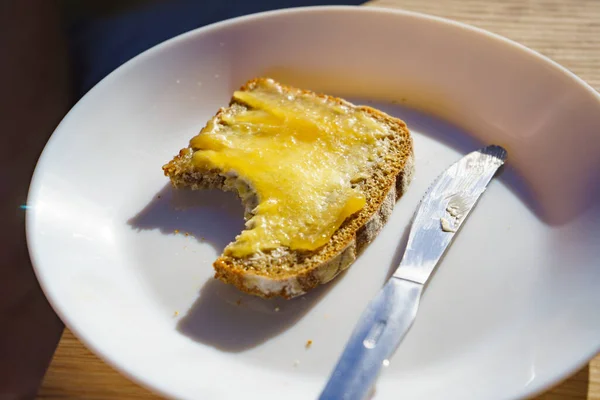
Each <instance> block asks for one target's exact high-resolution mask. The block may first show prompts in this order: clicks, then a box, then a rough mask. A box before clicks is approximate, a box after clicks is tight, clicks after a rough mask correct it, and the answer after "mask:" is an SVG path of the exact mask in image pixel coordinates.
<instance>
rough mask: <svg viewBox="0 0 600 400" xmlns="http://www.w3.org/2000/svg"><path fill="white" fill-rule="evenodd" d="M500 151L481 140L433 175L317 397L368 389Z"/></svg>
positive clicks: (499, 161) (356, 394) (361, 393)
mask: <svg viewBox="0 0 600 400" xmlns="http://www.w3.org/2000/svg"><path fill="white" fill-rule="evenodd" d="M506 156H507V153H506V150H505V149H503V148H502V147H500V146H496V145H492V146H487V147H484V148H482V149H479V150H477V151H474V152H472V153H469V154H467V155H466V156H464V157H463V158H462V159H460V160H459V161H457V162H456V163H455V164H453V165H452V166H450V167H449V168H448V169H447V170H446V171H444V172H443V173H442V174H441V175H440V176H438V177H437V178H436V179H435V181H434V182H433V184H432V185H431V186H430V187H429V189H428V190H427V192H426V194H425V196H424V197H423V199H422V200H421V203H420V204H419V206H418V208H417V211H416V212H415V215H414V218H413V223H412V226H411V230H410V233H409V237H408V242H407V245H406V250H405V252H404V255H403V257H402V261H401V262H400V265H399V267H398V269H396V271H395V272H394V274H393V275H392V277H391V278H390V279H389V280H388V282H387V283H386V284H385V285H384V287H383V288H382V289H381V290H380V291H379V293H378V294H377V296H376V297H375V298H374V299H373V300H371V302H370V303H369V305H368V306H367V308H366V310H365V311H364V312H363V314H362V316H361V318H360V319H359V322H358V324H357V325H356V327H355V328H354V331H353V332H352V335H351V336H350V339H349V340H348V343H347V344H346V348H345V349H344V352H343V353H342V356H341V357H340V359H339V361H338V363H337V365H336V367H335V369H334V370H333V373H332V374H331V376H330V377H329V381H328V382H327V384H326V386H325V388H324V389H323V392H322V393H321V395H320V397H319V399H320V400H334V399H335V400H340V399H343V400H362V399H364V398H365V397H366V396H367V395H368V394H369V391H370V389H371V388H372V386H373V384H374V383H375V380H376V379H377V376H378V374H379V371H380V370H381V367H382V366H383V365H384V364H387V363H389V361H388V359H389V358H390V357H391V356H392V354H393V353H394V351H395V350H396V348H397V347H398V345H399V344H400V342H401V341H402V339H403V338H404V336H405V335H406V333H407V332H408V330H409V329H410V327H411V325H412V323H413V321H414V319H415V317H416V315H417V309H418V307H419V300H420V298H421V294H422V293H423V290H424V286H425V284H426V283H427V281H428V279H429V278H430V277H431V275H432V273H433V271H434V269H435V267H436V265H437V264H438V262H439V260H440V258H441V257H442V256H443V255H444V253H445V251H446V250H447V248H448V246H449V245H450V244H451V242H452V240H453V239H454V237H455V235H456V233H457V232H458V231H459V229H460V227H461V226H462V225H463V223H464V221H465V219H466V217H467V216H468V215H469V213H470V212H471V210H472V209H473V208H474V206H475V205H476V203H477V201H478V199H479V198H480V196H481V194H482V193H483V192H484V191H485V189H486V187H487V185H488V183H489V182H490V181H491V180H492V178H493V177H494V175H495V173H496V171H497V170H498V168H500V167H501V166H502V165H503V164H504V162H505V161H506Z"/></svg>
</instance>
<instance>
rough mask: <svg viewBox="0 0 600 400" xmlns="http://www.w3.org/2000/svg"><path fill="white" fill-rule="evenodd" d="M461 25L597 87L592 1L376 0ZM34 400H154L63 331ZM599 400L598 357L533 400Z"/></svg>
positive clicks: (599, 66) (596, 6) (599, 10)
mask: <svg viewBox="0 0 600 400" xmlns="http://www.w3.org/2000/svg"><path fill="white" fill-rule="evenodd" d="M368 5H371V6H379V7H396V8H403V9H406V10H411V11H418V12H424V13H428V14H432V15H437V16H441V17H446V18H451V19H454V20H457V21H461V22H466V23H468V24H472V25H475V26H477V27H480V28H484V29H487V30H490V31H492V32H495V33H498V34H500V35H503V36H506V37H508V38H510V39H513V40H515V41H517V42H520V43H522V44H524V45H526V46H528V47H530V48H532V49H534V50H537V51H539V52H540V53H542V54H544V55H546V56H548V57H550V58H552V59H553V60H555V61H557V62H558V63H560V64H562V65H563V66H565V67H567V68H568V69H570V70H571V71H573V72H574V73H575V74H577V75H579V76H580V77H581V78H583V79H584V80H585V81H587V82H588V83H589V84H590V85H592V86H593V87H594V88H595V89H596V90H598V89H600V1H598V0H504V1H487V0H437V1H435V0H434V1H432V0H430V1H426V0H376V1H371V2H369V3H368ZM38 398H39V399H59V398H60V399H89V400H93V399H116V398H118V399H124V400H133V399H157V398H159V397H158V396H156V395H154V394H152V393H150V392H148V391H147V390H145V389H143V388H141V387H139V386H137V385H136V384H134V383H132V382H131V381H129V380H128V379H126V378H125V377H123V376H122V375H120V374H119V373H117V372H115V371H114V370H113V369H112V368H111V367H109V366H108V365H106V364H105V363H103V362H102V361H101V360H99V359H98V358H97V357H95V356H94V355H93V354H92V353H91V352H90V351H89V350H87V349H86V348H85V347H84V346H83V345H82V344H81V343H80V342H79V341H78V340H77V339H76V338H75V337H74V336H73V335H72V333H71V332H70V331H68V330H65V332H64V334H63V337H62V339H61V342H60V344H59V346H58V349H57V350H56V353H55V356H54V359H53V361H52V364H51V365H50V368H49V369H48V372H47V374H46V377H45V379H44V382H43V384H42V388H41V390H40V391H39V394H38ZM566 399H569V400H600V356H598V357H596V358H595V359H594V360H592V361H591V362H590V363H589V365H587V366H586V367H585V368H583V369H582V370H581V371H579V372H577V373H576V374H575V375H573V376H572V377H571V378H569V379H567V380H566V381H564V382H563V383H561V384H559V385H558V386H556V387H555V388H554V389H552V390H550V391H548V392H547V393H544V394H542V395H541V396H539V397H538V398H537V400H566Z"/></svg>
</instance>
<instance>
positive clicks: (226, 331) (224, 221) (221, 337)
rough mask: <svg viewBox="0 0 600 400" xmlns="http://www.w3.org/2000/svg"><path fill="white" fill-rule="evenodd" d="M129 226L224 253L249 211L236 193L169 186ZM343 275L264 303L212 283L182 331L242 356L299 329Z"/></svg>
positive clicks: (180, 326)
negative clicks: (185, 237)
mask: <svg viewBox="0 0 600 400" xmlns="http://www.w3.org/2000/svg"><path fill="white" fill-rule="evenodd" d="M128 224H129V225H130V226H131V227H133V228H134V229H137V230H159V231H160V232H161V233H163V234H165V235H175V234H187V235H188V236H193V237H194V238H195V239H196V240H198V241H200V242H202V243H207V244H209V245H211V246H212V247H214V249H215V250H216V251H217V252H218V253H220V252H222V251H223V248H225V246H227V244H229V242H231V241H232V240H233V239H234V238H235V236H236V235H237V234H239V233H240V232H241V231H242V229H244V209H243V207H242V204H241V201H240V199H239V198H238V197H237V195H236V194H234V193H231V192H223V191H220V190H189V189H174V188H172V186H171V185H170V184H166V185H165V186H164V187H163V188H162V189H161V190H160V191H159V192H158V193H157V194H156V195H155V196H154V197H153V198H152V200H151V201H150V202H149V203H148V204H147V205H146V206H145V207H144V209H143V210H141V211H140V212H139V213H138V214H137V215H135V216H134V217H133V218H131V219H130V220H129V221H128ZM342 274H343V273H342ZM342 274H340V276H338V277H337V278H336V279H335V280H334V281H333V282H330V283H328V284H327V285H321V286H320V287H317V288H316V289H313V290H311V291H310V292H309V293H308V294H306V295H304V296H301V297H298V298H295V299H291V300H285V299H281V298H276V299H262V298H259V297H256V296H251V295H248V294H245V293H242V292H240V291H239V290H238V289H236V288H235V287H233V286H231V285H227V284H225V283H223V282H221V281H219V280H217V279H214V278H209V279H208V280H207V281H206V283H205V284H204V285H203V286H202V288H201V290H200V294H199V296H198V298H197V299H196V301H195V302H194V303H193V304H192V306H191V307H190V308H189V310H188V311H187V313H186V314H185V315H184V316H183V317H181V319H180V320H179V322H178V324H177V327H176V329H177V330H178V331H179V332H181V333H182V334H183V335H185V336H187V337H189V338H191V339H192V340H195V341H197V342H200V343H203V344H205V345H208V346H212V347H214V348H217V349H219V350H222V351H227V352H233V353H236V352H242V351H245V350H248V349H251V348H253V347H256V346H258V345H260V344H261V343H264V342H266V341H268V340H269V339H271V338H272V337H274V336H277V335H278V334H280V333H282V332H284V331H285V330H287V329H288V328H290V327H291V326H293V325H294V324H295V323H296V322H297V321H299V320H300V319H301V318H302V317H303V316H304V315H305V314H306V313H307V312H308V311H309V310H310V309H311V308H312V307H313V306H314V305H316V303H317V302H318V301H319V299H320V298H321V297H322V296H324V295H325V293H327V292H328V291H329V290H330V289H331V288H332V287H333V286H334V285H335V283H336V282H338V281H339V280H340V278H341V277H342V276H341V275H342Z"/></svg>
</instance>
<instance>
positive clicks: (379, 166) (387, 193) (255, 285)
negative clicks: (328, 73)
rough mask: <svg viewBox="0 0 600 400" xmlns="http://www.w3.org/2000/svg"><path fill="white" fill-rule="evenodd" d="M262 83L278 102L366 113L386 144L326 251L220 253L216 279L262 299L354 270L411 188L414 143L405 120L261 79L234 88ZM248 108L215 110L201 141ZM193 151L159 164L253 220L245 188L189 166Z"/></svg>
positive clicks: (251, 197) (177, 180)
mask: <svg viewBox="0 0 600 400" xmlns="http://www.w3.org/2000/svg"><path fill="white" fill-rule="evenodd" d="M265 82H268V83H270V84H276V85H278V87H279V88H280V90H281V92H282V96H283V95H289V94H291V95H295V96H299V95H302V96H314V97H315V99H319V100H320V101H324V102H325V104H327V105H328V106H329V105H331V106H334V105H337V106H339V105H343V106H346V107H352V109H353V110H355V111H358V112H362V113H365V114H367V115H368V116H369V117H371V118H372V119H374V120H375V121H376V123H378V124H381V125H382V127H383V128H385V130H386V135H385V136H384V137H382V138H380V139H378V140H382V141H384V143H382V145H383V148H384V149H385V153H384V154H383V155H380V156H379V157H378V159H376V160H375V161H374V162H373V163H372V164H371V167H370V170H369V171H364V172H365V174H364V178H363V179H362V180H359V181H358V182H355V183H353V185H354V187H355V188H358V189H359V190H360V191H361V192H362V193H363V194H364V196H365V198H366V205H365V206H364V207H363V208H362V209H361V210H359V211H358V212H356V213H354V214H352V215H351V216H350V217H348V218H346V220H345V221H344V222H343V223H342V225H341V226H340V227H339V228H338V229H337V230H336V231H335V232H334V234H333V236H331V238H330V240H329V241H328V242H327V243H326V244H325V245H323V246H321V247H319V248H317V249H316V250H298V249H296V250H294V249H290V248H288V247H284V246H281V247H279V248H276V249H271V250H267V251H260V252H256V253H255V254H251V255H250V256H245V257H241V258H237V257H234V256H232V255H227V253H224V254H222V255H221V256H220V257H219V258H218V259H217V260H216V261H215V262H214V264H213V265H214V268H215V271H216V273H215V277H216V278H218V279H220V280H222V281H224V282H226V283H230V284H233V285H235V286H236V287H237V288H238V289H240V290H242V291H244V292H247V293H250V294H254V295H258V296H261V297H266V298H268V297H273V296H282V297H285V298H292V297H295V296H298V295H301V294H304V293H306V292H307V291H308V290H310V289H312V288H314V287H316V286H318V285H320V284H323V283H326V282H329V281H330V280H332V279H333V278H334V277H335V276H337V275H338V274H339V273H340V272H342V271H343V270H345V269H346V268H347V267H348V266H349V265H350V264H352V262H353V261H354V260H355V259H356V257H357V255H358V254H359V253H360V252H361V251H362V250H363V249H364V248H365V246H366V245H367V244H368V243H369V242H371V241H372V240H373V239H374V238H375V236H376V235H377V234H378V233H379V231H380V230H381V228H382V227H383V225H384V224H385V222H386V221H387V219H388V218H389V216H390V214H391V213H392V210H393V208H394V205H395V203H396V200H397V199H398V198H399V197H400V196H401V195H402V194H403V193H404V192H405V191H406V189H407V187H408V184H409V183H410V180H411V177H412V173H413V167H414V157H413V142H412V138H411V136H410V133H409V131H408V129H407V127H406V124H405V123H404V122H403V121H401V120H400V119H397V118H394V117H391V116H389V115H387V114H385V113H383V112H381V111H378V110H376V109H373V108H371V107H366V106H355V105H353V104H351V103H349V102H347V101H345V100H342V99H339V98H334V97H331V96H327V95H322V94H316V93H313V92H310V91H306V90H300V89H296V88H292V87H289V86H285V85H281V84H279V83H274V82H273V81H272V80H266V78H259V79H254V80H251V81H249V82H248V83H246V84H245V85H244V86H243V87H242V88H241V89H240V90H241V91H248V92H251V91H253V90H255V89H256V88H257V87H258V86H259V85H261V84H265ZM248 109H249V106H248V105H246V104H244V103H242V102H240V101H238V100H236V99H232V101H231V103H230V105H229V107H227V108H221V109H220V110H219V111H218V112H217V114H216V115H215V116H214V117H213V118H212V119H211V120H210V121H209V122H208V123H207V125H206V127H205V128H204V129H203V130H202V131H201V132H200V135H202V134H204V133H207V132H210V131H211V130H214V127H215V126H219V128H220V129H227V124H226V123H225V121H224V119H227V117H231V116H235V115H236V114H237V113H240V112H243V111H247V110H248ZM197 150H198V149H194V148H193V147H191V146H190V147H187V148H184V149H182V150H181V151H180V152H179V154H178V155H177V156H176V157H175V158H174V159H173V160H172V161H170V162H169V163H168V164H166V165H165V166H163V170H164V173H165V175H166V176H168V177H169V178H170V179H171V182H172V184H173V186H174V187H176V188H184V187H186V188H191V189H211V188H217V189H222V190H228V191H235V192H237V193H238V195H239V196H240V197H241V200H242V202H243V204H244V205H245V209H246V219H249V218H250V217H252V211H253V210H254V208H255V207H256V206H257V205H258V203H259V199H258V198H257V196H256V195H255V193H254V192H253V189H252V187H251V186H250V185H249V183H248V182H244V181H242V180H241V179H240V178H239V177H238V176H237V175H236V174H232V173H231V171H230V172H229V173H225V172H223V171H219V170H215V169H212V170H206V169H203V168H202V167H199V166H197V165H196V164H194V163H193V161H192V159H193V157H192V156H193V154H194V152H195V151H197ZM290 195H293V194H290Z"/></svg>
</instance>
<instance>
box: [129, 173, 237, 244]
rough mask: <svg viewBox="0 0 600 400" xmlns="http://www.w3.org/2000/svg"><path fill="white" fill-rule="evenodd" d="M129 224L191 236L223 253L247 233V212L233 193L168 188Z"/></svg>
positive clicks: (160, 192) (157, 195) (159, 193)
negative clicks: (239, 236)
mask: <svg viewBox="0 0 600 400" xmlns="http://www.w3.org/2000/svg"><path fill="white" fill-rule="evenodd" d="M128 223H129V225H131V226H132V227H133V228H135V229H137V230H153V229H158V230H159V231H160V232H161V233H164V234H177V233H180V234H187V235H191V236H193V237H195V238H196V239H197V240H199V241H200V242H204V243H208V244H210V245H211V246H213V247H214V248H215V250H217V251H218V252H221V251H222V250H223V248H225V246H227V244H229V242H231V241H232V240H233V238H235V236H236V235H237V234H238V233H240V232H241V231H242V229H244V209H243V207H242V205H241V202H240V200H239V198H238V197H237V196H236V195H235V194H233V193H230V192H229V193H228V192H223V191H220V190H185V189H184V190H176V189H173V188H172V186H171V185H170V184H166V185H165V186H164V187H163V188H162V189H161V190H160V191H159V192H158V193H157V194H156V195H155V196H154V197H153V199H152V200H151V201H150V202H149V203H148V204H147V205H146V207H144V209H143V210H142V211H140V212H139V213H138V214H137V215H136V216H135V217H133V218H131V219H130V220H129V221H128Z"/></svg>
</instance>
